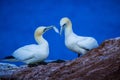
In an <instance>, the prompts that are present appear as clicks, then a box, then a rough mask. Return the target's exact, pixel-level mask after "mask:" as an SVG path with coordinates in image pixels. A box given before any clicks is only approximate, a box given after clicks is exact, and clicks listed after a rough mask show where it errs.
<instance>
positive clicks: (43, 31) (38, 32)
mask: <svg viewBox="0 0 120 80" xmlns="http://www.w3.org/2000/svg"><path fill="white" fill-rule="evenodd" d="M50 29H52V27H51V26H50V27H45V26H40V27H38V28H37V29H36V30H35V35H36V36H37V35H38V36H40V35H42V34H43V33H45V32H46V31H48V30H50Z"/></svg>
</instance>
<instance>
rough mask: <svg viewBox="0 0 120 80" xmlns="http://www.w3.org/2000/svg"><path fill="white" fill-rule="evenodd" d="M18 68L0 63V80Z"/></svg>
mask: <svg viewBox="0 0 120 80" xmlns="http://www.w3.org/2000/svg"><path fill="white" fill-rule="evenodd" d="M16 69H18V67H17V66H16V65H14V64H9V63H0V78H7V77H10V76H11V75H12V74H13V72H14V71H16Z"/></svg>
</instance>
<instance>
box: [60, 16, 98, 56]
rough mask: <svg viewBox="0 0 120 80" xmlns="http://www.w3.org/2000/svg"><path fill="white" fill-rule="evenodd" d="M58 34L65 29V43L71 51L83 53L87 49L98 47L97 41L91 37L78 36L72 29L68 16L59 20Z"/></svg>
mask: <svg viewBox="0 0 120 80" xmlns="http://www.w3.org/2000/svg"><path fill="white" fill-rule="evenodd" d="M60 26H61V30H60V34H61V33H62V31H63V29H65V45H66V47H67V48H68V49H70V50H71V51H73V52H76V53H78V56H80V54H82V55H84V54H86V53H87V52H88V51H89V50H91V49H93V48H96V47H98V43H97V41H96V40H95V39H94V38H93V37H84V36H78V35H77V34H75V33H74V32H73V30H72V23H71V21H70V19H69V18H67V17H65V18H62V19H61V20H60Z"/></svg>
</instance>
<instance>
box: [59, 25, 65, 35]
mask: <svg viewBox="0 0 120 80" xmlns="http://www.w3.org/2000/svg"><path fill="white" fill-rule="evenodd" d="M65 26H66V24H63V25H62V26H61V29H60V35H62V32H63V29H64V28H65Z"/></svg>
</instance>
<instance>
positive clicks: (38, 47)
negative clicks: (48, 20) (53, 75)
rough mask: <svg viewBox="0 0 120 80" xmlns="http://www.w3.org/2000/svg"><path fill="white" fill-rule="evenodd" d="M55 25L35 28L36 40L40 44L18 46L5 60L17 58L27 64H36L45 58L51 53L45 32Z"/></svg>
mask: <svg viewBox="0 0 120 80" xmlns="http://www.w3.org/2000/svg"><path fill="white" fill-rule="evenodd" d="M52 28H53V27H44V26H41V27H38V28H37V29H36V30H35V34H34V37H35V40H36V42H37V43H38V44H30V45H26V46H23V47H21V48H18V49H17V50H15V51H14V52H13V54H12V56H8V57H6V58H5V59H4V60H3V61H9V60H13V61H14V60H16V61H21V62H24V63H26V64H34V63H36V62H41V61H43V60H45V59H46V58H47V57H48V55H49V44H48V42H47V40H45V39H44V38H43V34H44V33H45V32H46V31H48V30H50V29H52Z"/></svg>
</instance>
